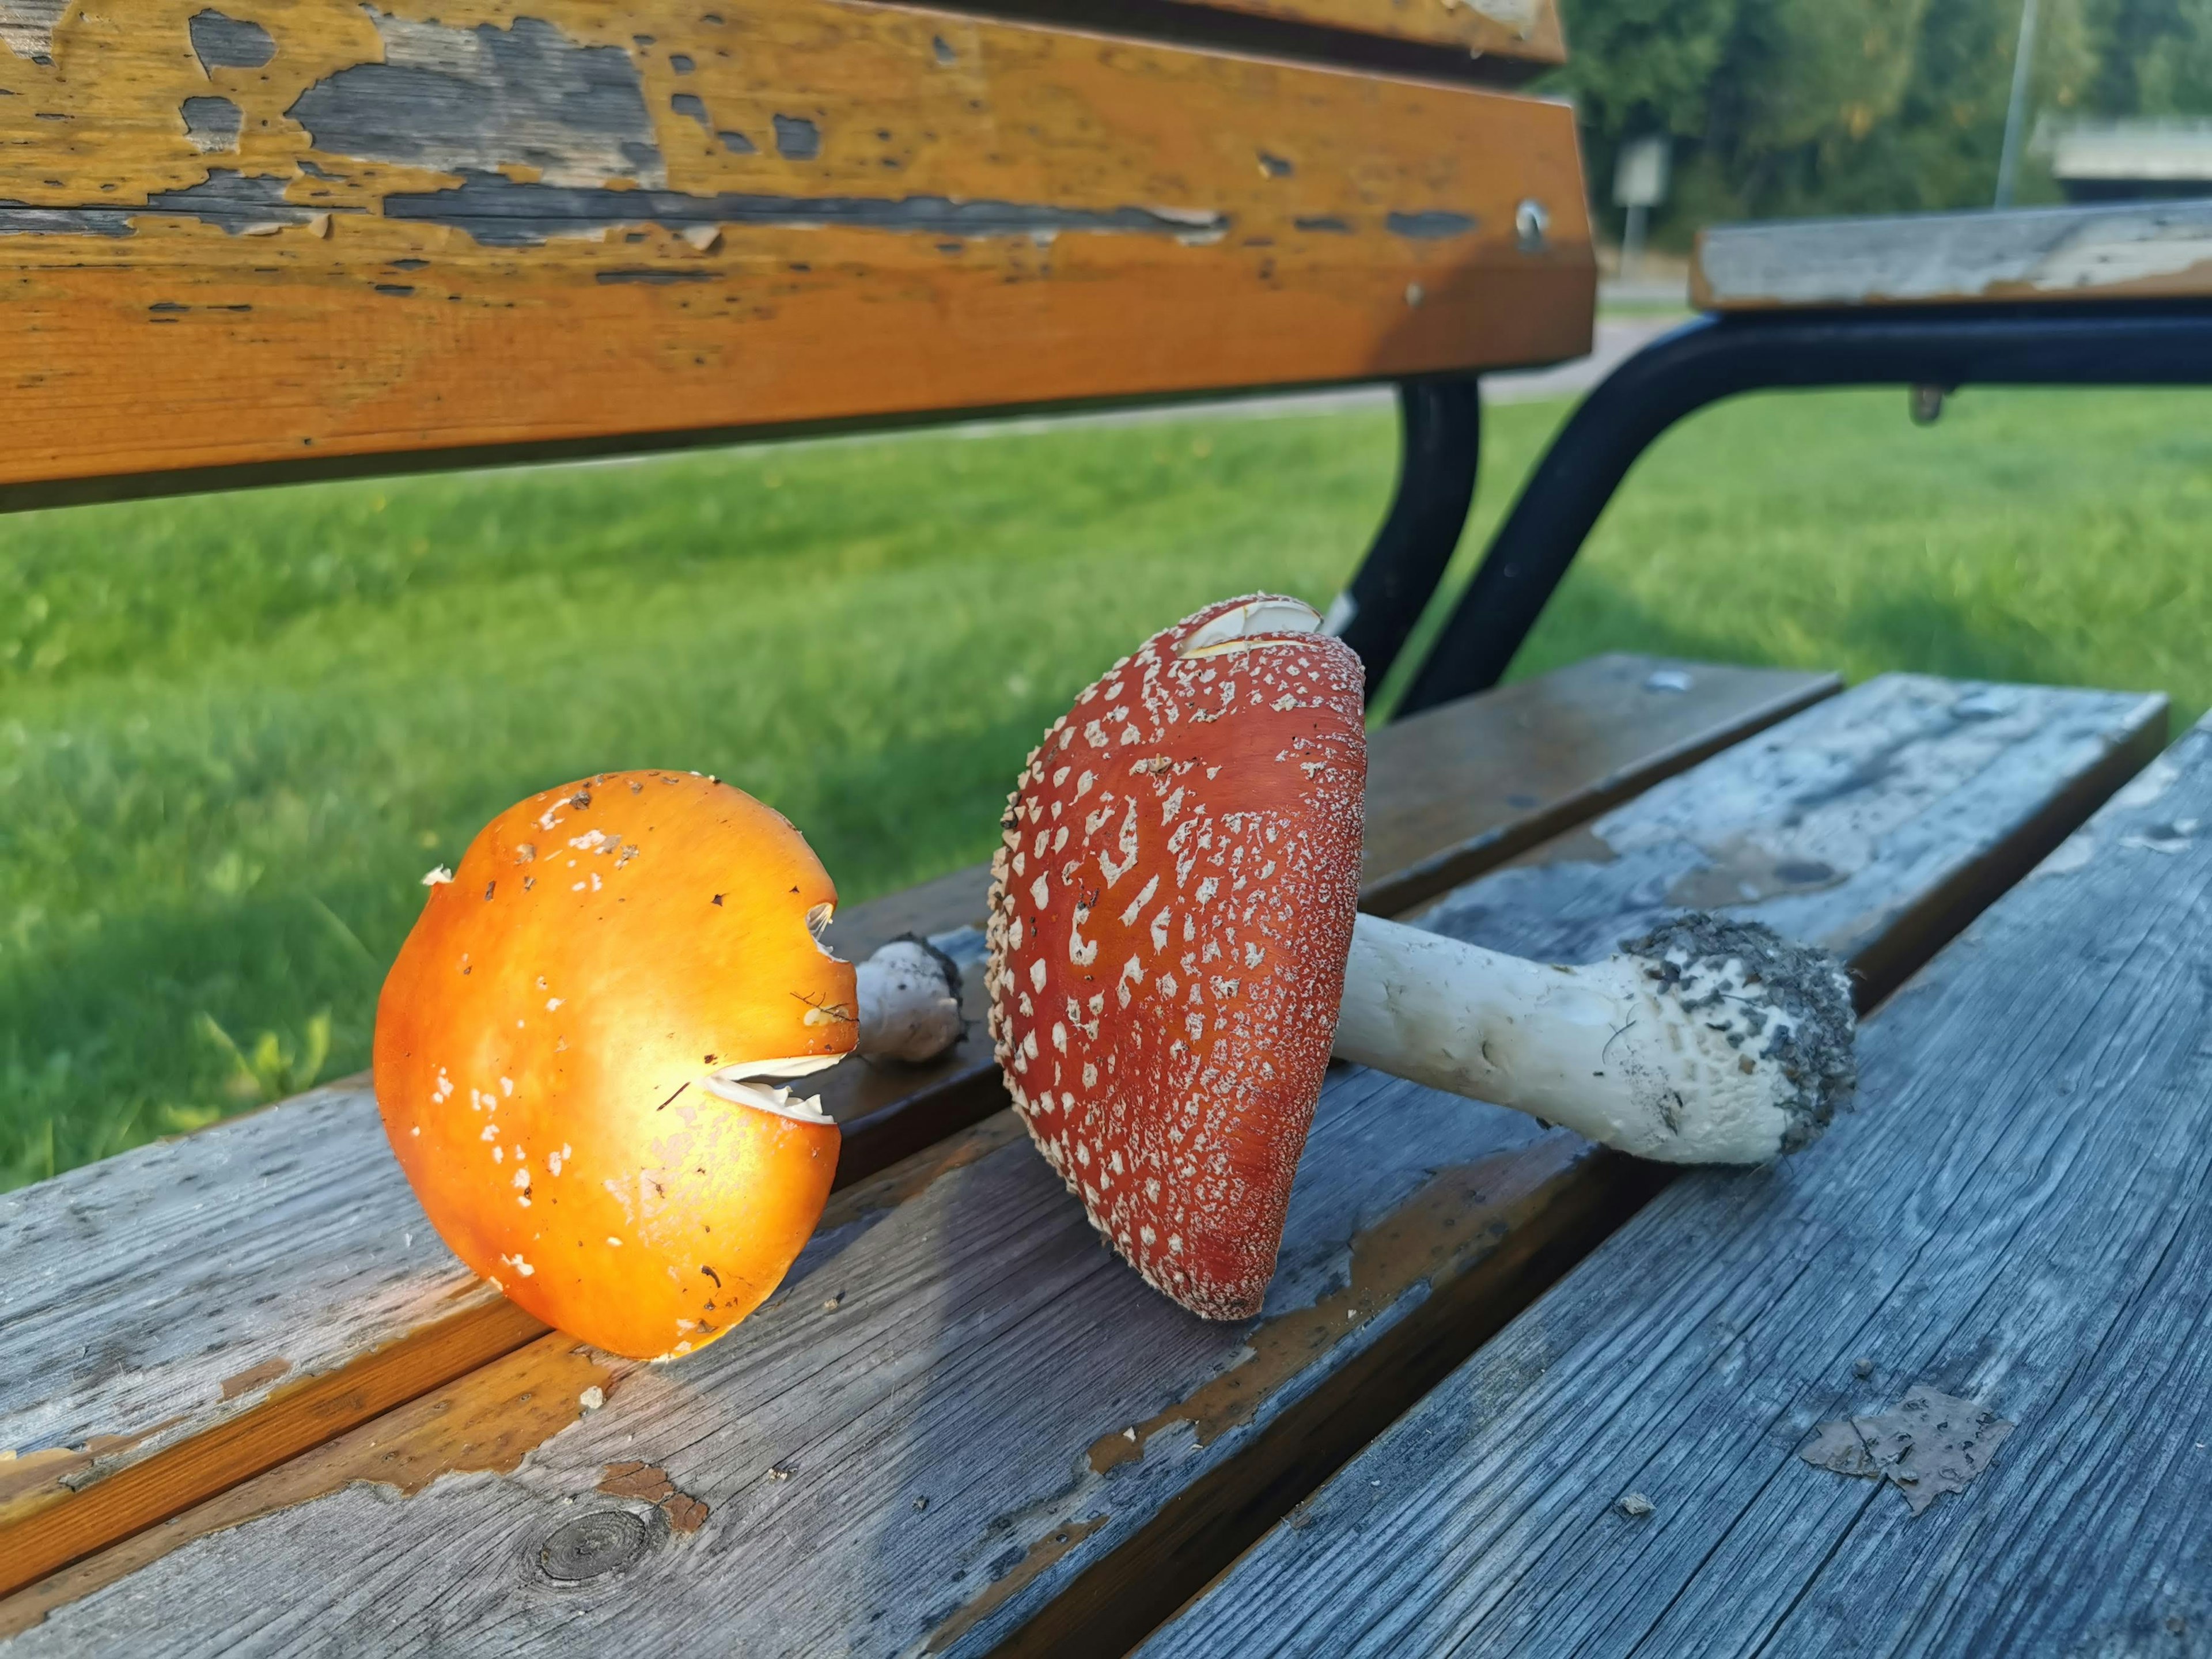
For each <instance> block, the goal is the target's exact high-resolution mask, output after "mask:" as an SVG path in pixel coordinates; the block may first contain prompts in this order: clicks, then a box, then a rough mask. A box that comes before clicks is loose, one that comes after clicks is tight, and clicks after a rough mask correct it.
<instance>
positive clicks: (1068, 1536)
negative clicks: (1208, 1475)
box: [922, 1515, 1113, 1653]
mask: <svg viewBox="0 0 2212 1659" xmlns="http://www.w3.org/2000/svg"><path fill="white" fill-rule="evenodd" d="M1112 1518H1113V1517H1112V1516H1107V1515H1093V1516H1085V1518H1084V1519H1082V1520H1080V1521H1070V1522H1066V1524H1065V1525H1062V1526H1057V1527H1054V1528H1053V1529H1052V1530H1051V1531H1050V1532H1048V1533H1047V1534H1045V1535H1044V1536H1043V1537H1042V1538H1040V1539H1038V1540H1037V1541H1036V1543H1034V1544H1032V1545H1030V1547H1029V1553H1027V1554H1026V1555H1024V1556H1023V1557H1022V1558H1021V1559H1020V1560H1019V1561H1018V1562H1016V1563H1015V1564H1014V1565H1013V1566H1012V1567H1011V1568H1010V1569H1008V1570H1007V1571H1006V1572H1004V1573H1002V1574H1001V1575H1000V1577H997V1578H995V1579H994V1580H993V1581H992V1582H991V1584H990V1587H989V1588H988V1589H986V1590H984V1592H983V1593H982V1594H981V1595H979V1596H977V1597H976V1598H975V1600H974V1601H970V1602H969V1603H968V1604H967V1606H965V1607H962V1608H960V1609H959V1610H958V1611H957V1613H953V1614H952V1616H951V1618H949V1619H947V1620H945V1622H944V1623H943V1624H941V1625H939V1626H938V1627H937V1628H936V1629H935V1630H934V1631H933V1632H931V1633H930V1638H929V1640H928V1642H927V1644H925V1645H924V1647H923V1648H922V1651H923V1652H924V1653H942V1652H944V1651H945V1649H947V1648H949V1647H951V1645H952V1644H954V1643H955V1642H957V1641H958V1640H959V1639H960V1638H962V1637H963V1636H965V1635H966V1634H967V1633H968V1632H969V1631H971V1630H973V1629H974V1628H975V1626H977V1625H979V1624H981V1623H982V1621H983V1620H986V1619H987V1618H989V1617H990V1616H991V1614H992V1613H995V1612H996V1611H997V1610H998V1609H999V1608H1000V1607H1001V1606H1003V1605H1004V1604H1005V1603H1006V1601H1009V1600H1011V1599H1012V1597H1013V1596H1014V1595H1016V1594H1017V1593H1018V1591H1020V1590H1023V1589H1027V1588H1028V1587H1029V1585H1030V1584H1031V1583H1034V1582H1036V1578H1037V1577H1038V1575H1040V1574H1041V1573H1042V1572H1044V1571H1046V1570H1047V1569H1048V1568H1049V1567H1052V1566H1054V1565H1057V1564H1058V1563H1059V1562H1060V1560H1061V1559H1064V1558H1065V1557H1066V1555H1067V1554H1068V1553H1069V1552H1070V1551H1072V1550H1073V1549H1074V1548H1075V1547H1076V1546H1077V1545H1079V1544H1080V1543H1081V1542H1082V1541H1084V1540H1085V1539H1086V1538H1088V1537H1090V1536H1091V1534H1092V1533H1094V1532H1097V1530H1098V1528H1101V1527H1103V1526H1104V1525H1105V1524H1106V1523H1107V1522H1108V1521H1109V1520H1111V1519H1112Z"/></svg>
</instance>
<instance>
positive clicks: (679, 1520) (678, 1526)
mask: <svg viewBox="0 0 2212 1659" xmlns="http://www.w3.org/2000/svg"><path fill="white" fill-rule="evenodd" d="M599 1490H600V1491H601V1492H605V1493H606V1494H607V1496H608V1497H610V1498H635V1499H637V1500H638V1501H639V1502H640V1503H643V1504H652V1505H653V1507H654V1508H656V1509H658V1510H659V1511H660V1512H661V1513H662V1514H663V1515H665V1516H667V1517H668V1528H669V1530H670V1531H671V1532H677V1533H693V1532H696V1531H698V1530H699V1528H702V1527H703V1526H705V1525H706V1524H707V1516H708V1512H709V1511H708V1508H707V1505H706V1504H703V1503H702V1502H701V1501H700V1500H699V1499H698V1498H694V1497H692V1496H691V1495H690V1493H689V1492H678V1491H677V1490H676V1483H675V1482H674V1481H672V1480H670V1479H669V1478H668V1471H667V1470H665V1469H663V1468H655V1467H654V1466H653V1464H650V1463H610V1464H608V1465H607V1472H606V1475H605V1478H604V1479H603V1480H600V1482H599Z"/></svg>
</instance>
